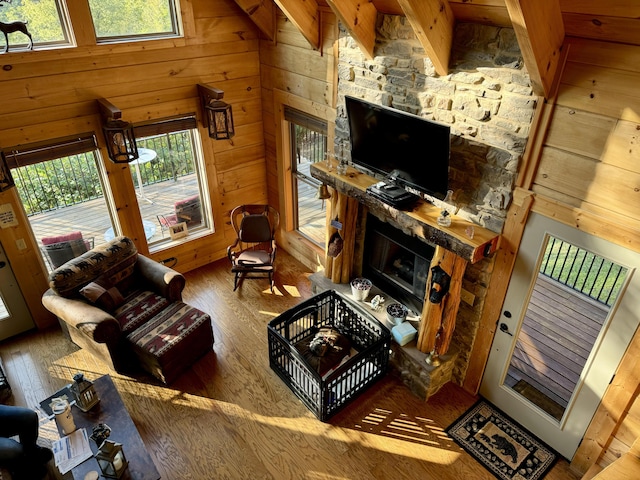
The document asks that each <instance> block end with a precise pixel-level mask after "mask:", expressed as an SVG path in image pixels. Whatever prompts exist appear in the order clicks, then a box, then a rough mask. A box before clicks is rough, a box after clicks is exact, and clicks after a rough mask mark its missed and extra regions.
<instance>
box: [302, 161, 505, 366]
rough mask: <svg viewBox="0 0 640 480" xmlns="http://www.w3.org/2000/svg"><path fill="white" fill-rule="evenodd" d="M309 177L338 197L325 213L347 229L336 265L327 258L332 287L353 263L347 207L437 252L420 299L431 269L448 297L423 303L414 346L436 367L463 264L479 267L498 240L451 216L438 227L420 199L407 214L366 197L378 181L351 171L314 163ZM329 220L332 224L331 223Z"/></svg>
mask: <svg viewBox="0 0 640 480" xmlns="http://www.w3.org/2000/svg"><path fill="white" fill-rule="evenodd" d="M311 175H312V176H313V177H315V178H317V179H318V180H320V181H322V182H323V183H325V184H327V185H329V186H331V187H332V188H333V189H334V190H335V191H336V192H337V197H338V198H336V195H334V197H333V198H332V208H331V210H329V209H327V211H328V213H327V214H328V215H329V217H334V216H335V217H338V218H336V219H339V222H340V223H344V224H345V225H349V228H345V231H343V233H344V238H345V241H344V249H343V251H342V254H341V255H340V259H339V261H336V260H337V259H335V258H332V257H329V256H327V259H326V260H327V261H326V265H325V267H326V268H325V275H326V276H328V277H329V278H331V279H332V281H333V282H334V283H346V282H348V281H349V276H350V272H351V266H352V263H353V250H354V245H353V240H354V232H353V230H354V229H355V225H356V222H355V217H356V213H354V212H355V210H357V209H354V208H353V206H352V207H349V206H348V205H350V204H351V203H354V202H355V201H357V202H360V203H361V204H363V205H365V206H366V207H368V209H369V212H370V213H372V214H373V215H375V216H377V217H378V218H380V219H382V220H384V221H386V222H388V223H390V224H391V225H393V226H394V227H396V228H399V229H401V230H402V231H404V232H405V233H409V234H411V235H413V236H415V237H417V238H419V239H420V240H422V241H424V242H425V243H428V244H430V245H433V246H435V247H436V251H435V254H434V256H433V259H432V260H431V269H430V270H429V278H428V279H427V291H426V292H425V299H428V298H429V293H430V288H431V272H432V268H433V267H435V266H436V265H438V266H440V267H441V268H442V269H443V270H445V272H446V273H447V274H449V275H450V278H451V281H450V287H449V291H448V294H447V295H446V296H445V297H444V299H443V300H442V301H440V302H439V303H432V302H431V301H429V300H425V304H424V305H425V306H424V308H423V309H422V312H421V315H420V328H419V332H418V338H417V342H416V343H417V347H418V349H419V350H420V351H421V352H423V353H427V354H430V355H431V357H430V360H431V361H434V364H435V360H434V359H436V358H437V357H438V356H441V355H444V354H445V353H447V350H448V349H449V345H450V342H451V337H452V335H453V330H454V328H455V323H456V317H457V314H458V307H459V304H460V296H461V292H462V277H463V276H464V271H465V268H466V265H467V263H469V262H470V263H475V262H478V261H479V260H481V259H482V258H484V257H485V256H487V255H490V254H491V253H493V252H494V251H495V250H496V249H497V248H498V246H499V242H500V235H498V234H496V233H494V232H491V231H489V230H487V229H485V228H482V227H480V226H478V225H474V224H472V223H471V222H468V221H466V220H463V219H461V218H459V217H457V216H455V215H453V216H452V219H451V225H450V226H449V227H442V226H440V225H438V222H437V218H438V216H439V215H440V211H441V209H440V208H439V207H436V206H435V205H432V204H430V203H428V202H425V201H423V200H419V201H418V203H417V204H416V205H415V206H414V207H413V208H412V210H411V211H403V210H397V209H395V208H393V207H391V206H389V205H386V204H385V203H383V202H381V201H380V200H378V199H376V198H374V197H372V196H371V195H368V194H367V193H366V190H367V187H369V186H371V185H373V184H375V183H377V180H376V179H375V178H373V177H371V176H369V175H366V174H364V173H362V172H360V171H358V170H356V169H354V168H352V167H348V168H347V171H346V173H345V174H338V173H337V172H336V168H335V164H334V165H332V167H331V168H329V166H328V165H327V164H325V163H315V164H313V165H311ZM330 219H331V220H333V218H330ZM330 223H331V222H327V228H328V231H327V238H330V236H331V235H332V234H333V233H334V230H333V229H332V227H331V226H330ZM471 227H472V228H473V236H472V237H471V236H470V235H469V234H468V233H467V232H468V231H469V229H470V228H471ZM345 262H346V264H345ZM336 270H337V271H338V272H336ZM336 273H338V274H336Z"/></svg>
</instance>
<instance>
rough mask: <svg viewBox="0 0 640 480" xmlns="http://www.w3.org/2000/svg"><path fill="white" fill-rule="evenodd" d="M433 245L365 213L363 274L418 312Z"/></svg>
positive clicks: (422, 299) (420, 306) (421, 302)
mask: <svg viewBox="0 0 640 480" xmlns="http://www.w3.org/2000/svg"><path fill="white" fill-rule="evenodd" d="M434 251H435V248H434V247H432V246H431V245H428V244H426V243H424V242H422V241H421V240H418V239H417V238H416V237H412V236H410V235H407V234H405V233H403V232H402V231H401V230H398V229H397V228H395V227H393V226H392V225H390V224H388V223H386V222H382V221H381V220H379V219H377V218H376V217H374V216H372V215H369V217H368V218H367V229H366V233H365V244H364V261H363V272H362V273H363V275H364V276H365V277H367V278H369V279H371V281H372V282H373V283H374V285H376V286H377V287H378V288H380V289H381V290H382V291H383V292H386V293H387V294H388V295H390V296H392V297H393V298H395V299H396V300H397V301H399V302H402V303H404V304H405V305H406V306H407V307H408V308H410V309H411V310H413V311H414V312H415V313H416V314H419V313H420V312H421V311H422V305H423V303H424V298H425V292H426V287H427V277H428V275H429V265H430V263H431V259H432V258H433V254H434Z"/></svg>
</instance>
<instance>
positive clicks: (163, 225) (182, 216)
mask: <svg viewBox="0 0 640 480" xmlns="http://www.w3.org/2000/svg"><path fill="white" fill-rule="evenodd" d="M173 210H174V211H173V213H170V214H168V215H162V214H161V215H158V216H157V217H158V223H159V224H160V230H161V232H162V235H164V231H165V230H168V229H169V227H170V226H171V225H176V224H178V223H182V222H185V223H186V224H187V228H192V227H196V226H198V225H200V224H201V223H202V207H201V204H200V195H193V196H191V197H188V198H185V199H184V200H179V201H177V202H176V203H175V204H174V205H173Z"/></svg>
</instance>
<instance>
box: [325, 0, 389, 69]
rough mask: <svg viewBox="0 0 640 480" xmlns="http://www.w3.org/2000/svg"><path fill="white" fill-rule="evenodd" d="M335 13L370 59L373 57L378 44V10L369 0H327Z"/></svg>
mask: <svg viewBox="0 0 640 480" xmlns="http://www.w3.org/2000/svg"><path fill="white" fill-rule="evenodd" d="M327 3H328V4H329V7H331V10H333V13H335V14H336V16H337V17H338V18H339V19H340V21H341V22H342V24H343V25H344V26H345V28H346V29H347V30H349V33H350V34H351V37H353V39H354V40H355V42H356V43H357V44H358V46H359V47H360V50H362V52H363V53H364V54H365V56H366V57H367V58H368V59H372V58H373V50H374V47H375V45H376V19H377V17H378V10H377V9H376V7H375V6H374V5H373V3H371V2H370V1H368V0H327Z"/></svg>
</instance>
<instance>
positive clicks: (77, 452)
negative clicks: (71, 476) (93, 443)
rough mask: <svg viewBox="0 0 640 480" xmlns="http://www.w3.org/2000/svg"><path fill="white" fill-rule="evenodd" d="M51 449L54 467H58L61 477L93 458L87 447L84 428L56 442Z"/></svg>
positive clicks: (87, 441)
mask: <svg viewBox="0 0 640 480" xmlns="http://www.w3.org/2000/svg"><path fill="white" fill-rule="evenodd" d="M51 448H52V450H53V457H54V459H55V462H56V467H58V470H60V473H61V474H62V475H64V474H65V473H67V472H68V471H69V470H71V469H73V468H75V467H77V466H78V465H80V464H81V463H82V462H84V461H85V460H87V459H88V458H91V457H92V456H93V452H92V451H91V447H90V446H89V437H88V436H87V430H86V429H84V428H80V429H78V430H76V431H75V432H73V433H72V434H71V435H67V436H66V437H62V438H61V439H60V440H56V441H55V442H53V445H52V446H51Z"/></svg>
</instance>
